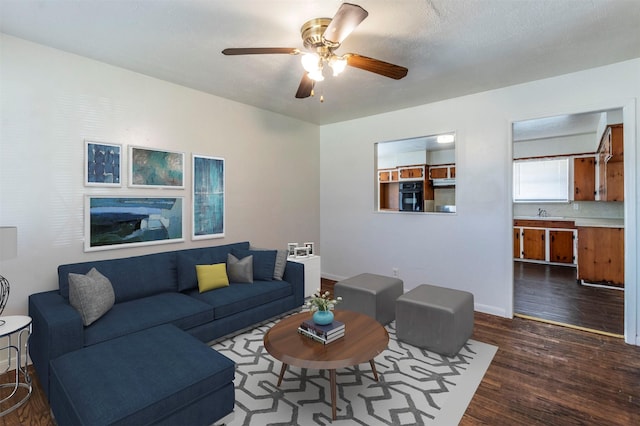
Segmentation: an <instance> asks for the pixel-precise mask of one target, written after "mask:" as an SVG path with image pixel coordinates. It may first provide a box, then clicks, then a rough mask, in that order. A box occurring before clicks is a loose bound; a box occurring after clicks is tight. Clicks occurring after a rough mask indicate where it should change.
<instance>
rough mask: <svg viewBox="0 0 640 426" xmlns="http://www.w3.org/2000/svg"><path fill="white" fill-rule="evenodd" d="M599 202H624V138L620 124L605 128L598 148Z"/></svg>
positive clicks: (597, 195)
mask: <svg viewBox="0 0 640 426" xmlns="http://www.w3.org/2000/svg"><path fill="white" fill-rule="evenodd" d="M597 157H598V173H597V194H596V200H599V201H624V136H623V126H622V124H615V125H610V126H607V128H606V129H605V131H604V133H603V135H602V139H601V140H600V145H599V146H598V152H597Z"/></svg>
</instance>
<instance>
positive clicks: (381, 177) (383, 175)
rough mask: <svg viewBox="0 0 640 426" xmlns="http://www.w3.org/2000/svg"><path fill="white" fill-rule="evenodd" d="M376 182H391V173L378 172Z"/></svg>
mask: <svg viewBox="0 0 640 426" xmlns="http://www.w3.org/2000/svg"><path fill="white" fill-rule="evenodd" d="M378 180H379V181H380V182H389V181H390V180H391V172H389V171H384V172H378Z"/></svg>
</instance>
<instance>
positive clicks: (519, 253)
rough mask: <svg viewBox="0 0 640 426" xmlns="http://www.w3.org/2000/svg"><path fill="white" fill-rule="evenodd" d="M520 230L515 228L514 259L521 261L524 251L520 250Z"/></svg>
mask: <svg viewBox="0 0 640 426" xmlns="http://www.w3.org/2000/svg"><path fill="white" fill-rule="evenodd" d="M520 232H522V231H521V229H520V228H513V258H514V259H520V257H521V256H522V251H521V250H522V249H521V248H520Z"/></svg>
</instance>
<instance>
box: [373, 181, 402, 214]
mask: <svg viewBox="0 0 640 426" xmlns="http://www.w3.org/2000/svg"><path fill="white" fill-rule="evenodd" d="M378 203H379V206H378V209H379V210H399V209H400V186H399V183H398V182H380V184H379V185H378Z"/></svg>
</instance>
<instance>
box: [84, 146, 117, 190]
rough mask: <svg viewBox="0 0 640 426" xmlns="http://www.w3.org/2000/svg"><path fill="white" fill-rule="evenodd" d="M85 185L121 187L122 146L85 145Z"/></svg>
mask: <svg viewBox="0 0 640 426" xmlns="http://www.w3.org/2000/svg"><path fill="white" fill-rule="evenodd" d="M85 150H86V152H85V158H86V165H85V166H86V169H85V185H95V186H98V185H101V186H120V185H121V181H120V163H121V154H120V152H121V150H122V147H121V146H120V145H114V144H107V143H100V142H90V141H86V143H85Z"/></svg>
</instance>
